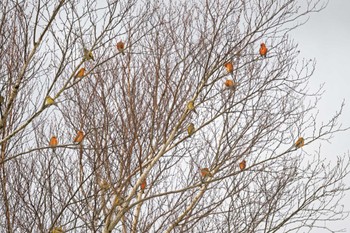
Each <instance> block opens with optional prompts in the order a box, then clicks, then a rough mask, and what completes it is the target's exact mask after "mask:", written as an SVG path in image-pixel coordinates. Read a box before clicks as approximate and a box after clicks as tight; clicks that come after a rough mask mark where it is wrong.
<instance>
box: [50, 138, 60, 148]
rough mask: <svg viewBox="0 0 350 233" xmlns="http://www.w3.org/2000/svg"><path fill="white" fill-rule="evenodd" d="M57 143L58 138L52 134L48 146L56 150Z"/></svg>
mask: <svg viewBox="0 0 350 233" xmlns="http://www.w3.org/2000/svg"><path fill="white" fill-rule="evenodd" d="M57 145H58V139H57V137H56V136H52V137H51V139H50V142H49V146H50V147H51V148H52V150H53V151H55V150H56V147H57Z"/></svg>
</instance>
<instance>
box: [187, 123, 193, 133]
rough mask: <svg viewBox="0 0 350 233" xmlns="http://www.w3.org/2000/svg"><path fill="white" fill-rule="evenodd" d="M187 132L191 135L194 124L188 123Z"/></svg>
mask: <svg viewBox="0 0 350 233" xmlns="http://www.w3.org/2000/svg"><path fill="white" fill-rule="evenodd" d="M187 133H188V135H189V136H192V134H193V133H194V124H193V123H190V124H189V125H188V127H187Z"/></svg>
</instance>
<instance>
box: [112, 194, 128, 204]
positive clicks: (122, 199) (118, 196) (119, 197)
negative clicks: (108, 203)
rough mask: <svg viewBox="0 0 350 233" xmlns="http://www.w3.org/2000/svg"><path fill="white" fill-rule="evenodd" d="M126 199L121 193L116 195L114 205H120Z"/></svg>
mask: <svg viewBox="0 0 350 233" xmlns="http://www.w3.org/2000/svg"><path fill="white" fill-rule="evenodd" d="M124 201H125V199H124V197H122V196H120V195H116V196H115V198H114V205H115V206H118V205H119V206H120V205H121V204H122V203H123V202H124Z"/></svg>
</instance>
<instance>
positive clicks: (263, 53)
mask: <svg viewBox="0 0 350 233" xmlns="http://www.w3.org/2000/svg"><path fill="white" fill-rule="evenodd" d="M259 53H260V55H261V56H262V57H266V54H267V48H266V45H265V43H261V44H260V49H259Z"/></svg>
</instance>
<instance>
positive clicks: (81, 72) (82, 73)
mask: <svg viewBox="0 0 350 233" xmlns="http://www.w3.org/2000/svg"><path fill="white" fill-rule="evenodd" d="M84 75H85V68H84V67H83V68H81V69H80V70H79V71H78V73H77V74H76V75H75V77H76V78H82V77H84Z"/></svg>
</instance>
